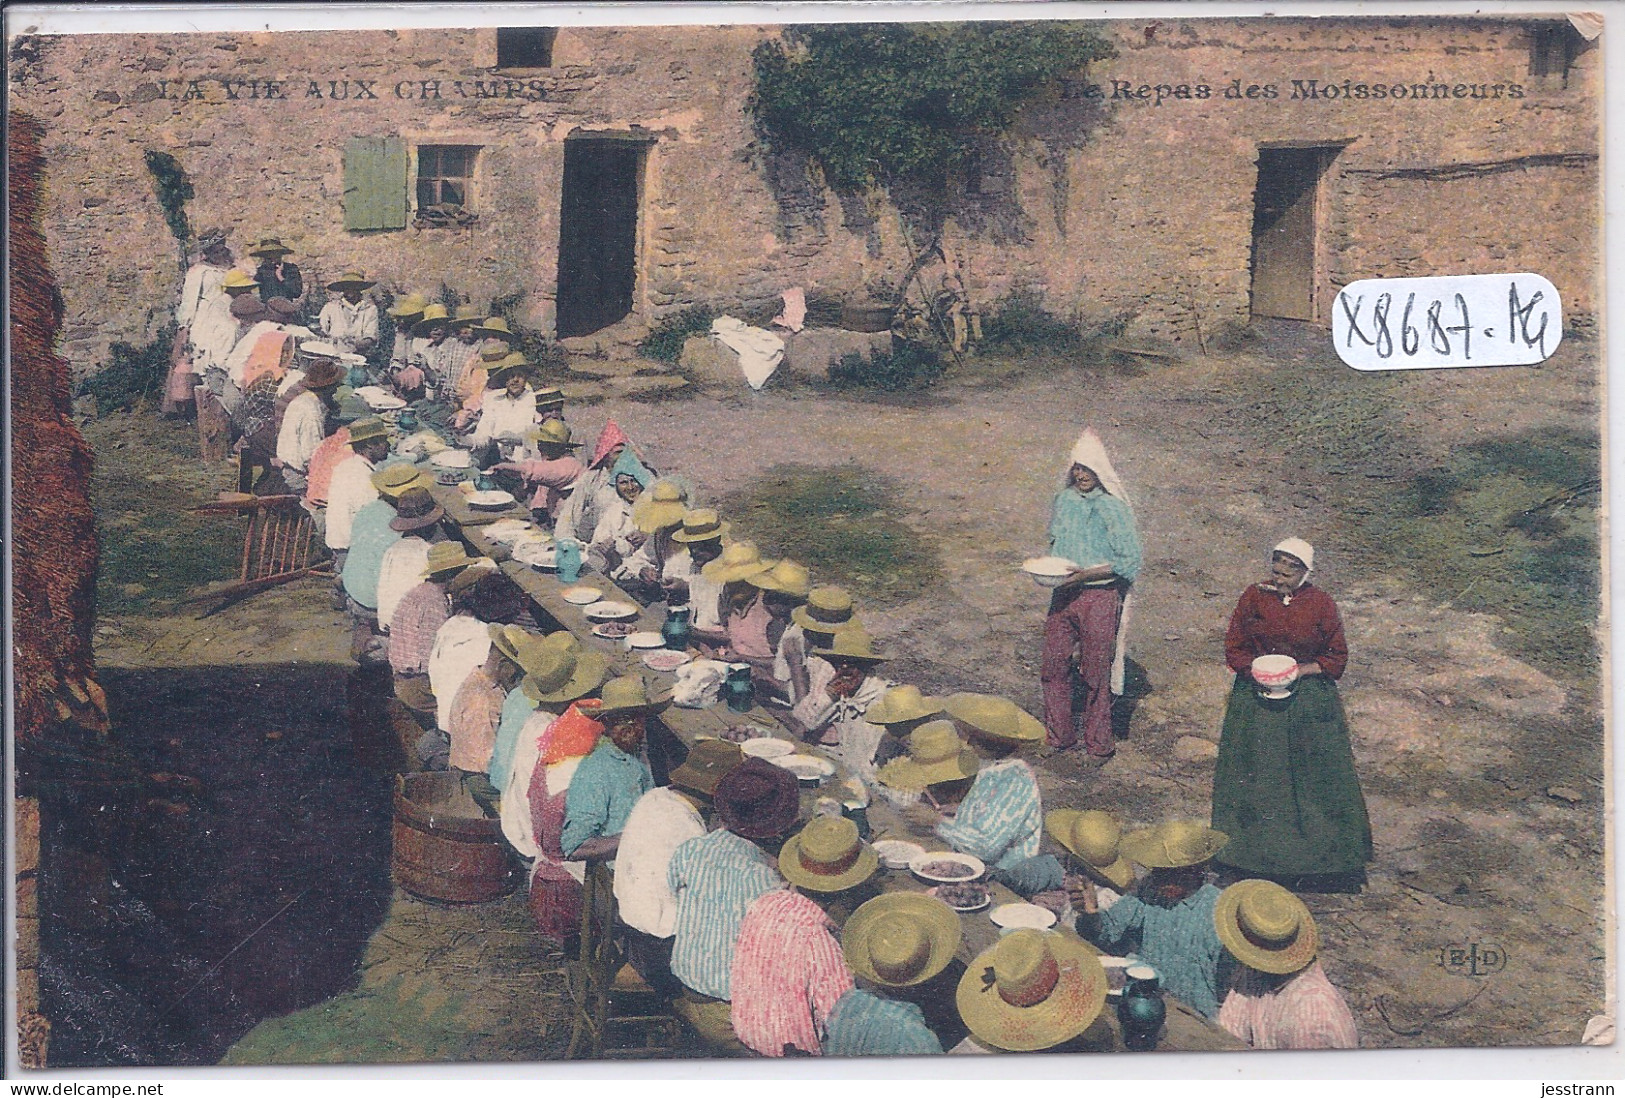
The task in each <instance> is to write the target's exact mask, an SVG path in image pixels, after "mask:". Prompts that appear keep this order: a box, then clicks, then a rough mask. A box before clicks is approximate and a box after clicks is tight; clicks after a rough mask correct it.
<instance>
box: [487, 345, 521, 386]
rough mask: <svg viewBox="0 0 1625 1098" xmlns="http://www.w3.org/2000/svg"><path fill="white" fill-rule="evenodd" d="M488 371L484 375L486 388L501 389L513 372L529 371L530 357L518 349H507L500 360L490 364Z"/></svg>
mask: <svg viewBox="0 0 1625 1098" xmlns="http://www.w3.org/2000/svg"><path fill="white" fill-rule="evenodd" d="M489 369H490V373H488V374H487V375H486V378H485V387H486V388H487V389H501V388H503V387H505V386H506V385H507V384H508V379H509V378H511V377H513V375H514V374H526V375H528V374H529V373H530V359H528V358H526V357H525V356H524V355H522V354H520V353H519V352H518V351H509V352H508V353H507V354H505V355H503V356H502V360H501V361H500V362H498V363H496V364H495V365H494V366H491V367H490V368H489Z"/></svg>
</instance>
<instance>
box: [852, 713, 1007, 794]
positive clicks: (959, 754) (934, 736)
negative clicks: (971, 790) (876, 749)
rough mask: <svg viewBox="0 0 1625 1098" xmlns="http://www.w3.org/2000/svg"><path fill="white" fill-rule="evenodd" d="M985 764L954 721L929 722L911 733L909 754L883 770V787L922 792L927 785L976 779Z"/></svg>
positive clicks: (890, 763) (892, 762)
mask: <svg viewBox="0 0 1625 1098" xmlns="http://www.w3.org/2000/svg"><path fill="white" fill-rule="evenodd" d="M981 765H982V761H981V760H980V759H978V758H977V757H976V752H975V751H972V750H971V749H970V748H969V747H967V746H966V745H965V741H963V740H961V739H960V738H959V731H958V730H957V729H956V728H954V726H953V722H952V721H928V722H926V723H925V724H922V725H920V727H918V728H916V729H915V730H914V731H912V732H910V733H909V734H908V754H907V755H905V756H903V757H902V758H900V759H893V760H892V761H891V762H889V763H887V764H886V765H885V766H883V767H881V768H880V773H879V775H878V777H879V778H880V783H881V784H882V785H888V786H890V787H892V788H893V789H901V790H903V791H905V792H910V793H918V792H919V791H920V790H922V789H924V788H926V787H927V786H931V785H937V784H939V783H941V782H956V781H960V780H962V779H964V778H974V777H975V776H976V771H977V770H979V769H980V768H981Z"/></svg>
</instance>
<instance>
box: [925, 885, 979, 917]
mask: <svg viewBox="0 0 1625 1098" xmlns="http://www.w3.org/2000/svg"><path fill="white" fill-rule="evenodd" d="M929 894H930V895H932V896H935V897H936V898H937V899H939V900H941V901H942V902H943V903H945V904H947V905H948V906H949V907H951V908H953V909H954V910H955V911H958V912H966V911H980V910H982V909H983V908H984V907H986V906H987V905H988V904H991V903H992V902H993V892H992V890H991V889H989V888H988V887H987V885H985V884H982V883H981V882H980V881H966V882H965V883H963V884H940V885H937V887H935V888H933V889H931V890H930V891H929Z"/></svg>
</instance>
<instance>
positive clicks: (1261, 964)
mask: <svg viewBox="0 0 1625 1098" xmlns="http://www.w3.org/2000/svg"><path fill="white" fill-rule="evenodd" d="M1213 927H1214V929H1215V930H1217V931H1218V932H1219V941H1221V942H1223V943H1224V948H1226V949H1228V950H1229V951H1230V952H1231V953H1232V954H1233V955H1234V956H1235V958H1236V960H1238V961H1240V962H1241V963H1242V964H1244V965H1247V966H1248V967H1249V968H1256V969H1258V971H1260V972H1267V973H1270V974H1271V975H1274V976H1286V975H1289V974H1291V973H1293V972H1297V971H1299V970H1300V969H1302V968H1305V967H1306V966H1307V965H1308V964H1309V963H1310V962H1311V961H1313V960H1314V959H1315V951H1316V950H1317V949H1319V947H1320V931H1319V930H1318V929H1317V928H1316V926H1315V917H1314V915H1313V914H1311V913H1310V911H1309V907H1308V905H1306V904H1305V903H1304V902H1303V901H1302V900H1300V899H1298V898H1297V897H1296V896H1294V895H1293V894H1292V893H1290V892H1288V891H1287V890H1286V889H1284V888H1282V887H1281V886H1280V885H1278V884H1276V883H1275V882H1274V881H1237V882H1236V883H1235V884H1233V885H1231V886H1230V887H1229V888H1227V889H1225V890H1224V891H1223V892H1221V893H1220V894H1219V901H1218V903H1217V904H1216V905H1215V906H1214V908H1213Z"/></svg>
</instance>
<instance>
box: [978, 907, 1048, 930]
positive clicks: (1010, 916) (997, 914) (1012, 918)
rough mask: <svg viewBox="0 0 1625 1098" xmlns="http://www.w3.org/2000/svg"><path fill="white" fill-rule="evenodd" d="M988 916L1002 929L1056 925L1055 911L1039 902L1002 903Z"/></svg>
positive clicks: (1039, 928)
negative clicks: (1038, 903) (1040, 904)
mask: <svg viewBox="0 0 1625 1098" xmlns="http://www.w3.org/2000/svg"><path fill="white" fill-rule="evenodd" d="M987 917H988V918H989V919H992V920H993V925H994V926H996V927H998V928H999V929H1000V930H1023V929H1026V928H1029V927H1030V928H1031V929H1033V930H1048V929H1049V928H1050V927H1052V926H1054V925H1055V912H1053V911H1051V910H1050V909H1049V908H1047V907H1039V906H1038V905H1037V904H1000V905H999V906H998V907H996V908H994V909H993V910H992V911H990V912H988V913H987Z"/></svg>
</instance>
